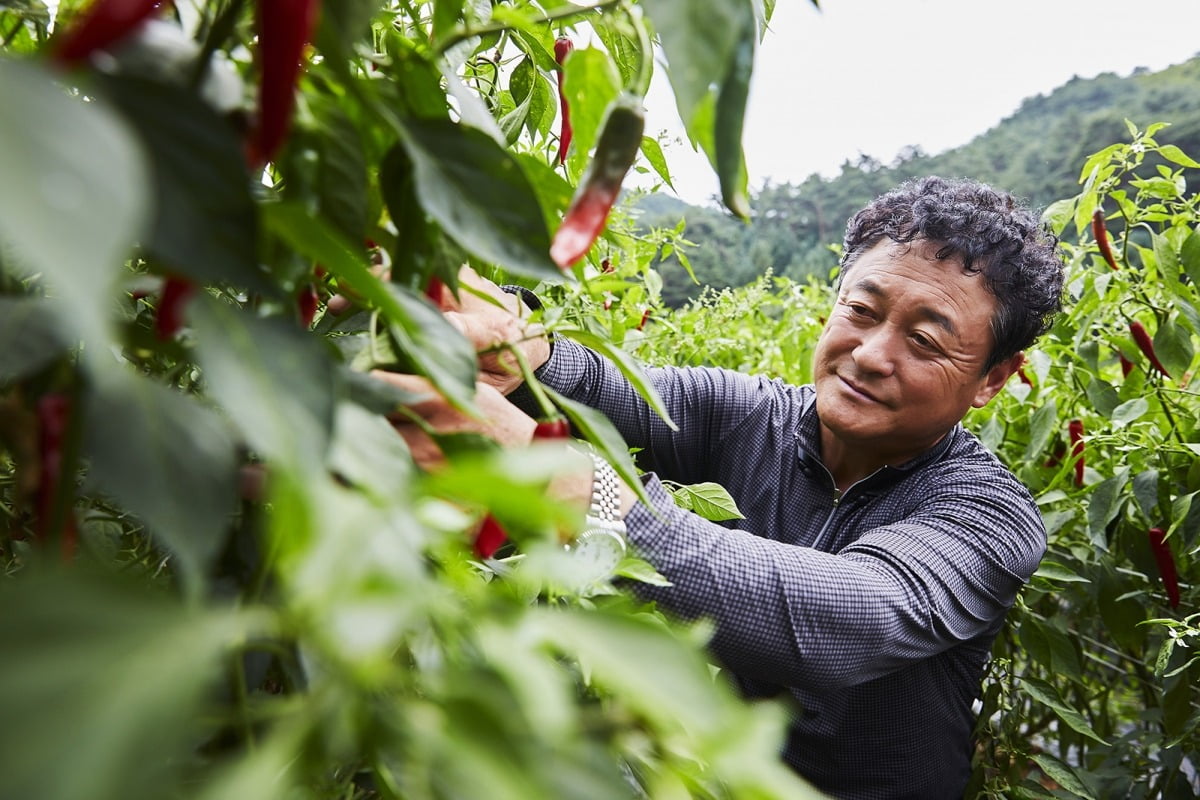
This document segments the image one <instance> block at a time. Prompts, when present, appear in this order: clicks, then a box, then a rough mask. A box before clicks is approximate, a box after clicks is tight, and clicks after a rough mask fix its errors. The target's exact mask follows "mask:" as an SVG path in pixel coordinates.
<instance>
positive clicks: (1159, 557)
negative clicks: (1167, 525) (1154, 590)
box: [1147, 528, 1179, 608]
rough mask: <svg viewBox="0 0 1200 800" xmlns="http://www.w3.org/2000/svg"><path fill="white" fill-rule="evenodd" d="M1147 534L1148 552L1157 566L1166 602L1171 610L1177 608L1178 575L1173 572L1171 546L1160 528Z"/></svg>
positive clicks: (1152, 529)
mask: <svg viewBox="0 0 1200 800" xmlns="http://www.w3.org/2000/svg"><path fill="white" fill-rule="evenodd" d="M1147 534H1148V536H1149V538H1150V551H1151V552H1152V553H1154V563H1155V564H1157V565H1158V574H1159V575H1160V576H1162V582H1163V588H1165V589H1166V590H1167V602H1169V603H1170V604H1171V608H1179V574H1178V573H1177V572H1176V571H1175V556H1174V555H1172V554H1171V546H1170V545H1169V544H1167V541H1166V539H1167V536H1166V534H1165V533H1163V530H1162V528H1151V529H1150V530H1149V531H1147Z"/></svg>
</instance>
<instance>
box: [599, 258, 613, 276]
mask: <svg viewBox="0 0 1200 800" xmlns="http://www.w3.org/2000/svg"><path fill="white" fill-rule="evenodd" d="M613 269H614V267H613V265H612V261H610V260H608V259H607V258H606V259H604V260H603V261H601V262H600V271H601V272H604V273H609V272H612V271H613Z"/></svg>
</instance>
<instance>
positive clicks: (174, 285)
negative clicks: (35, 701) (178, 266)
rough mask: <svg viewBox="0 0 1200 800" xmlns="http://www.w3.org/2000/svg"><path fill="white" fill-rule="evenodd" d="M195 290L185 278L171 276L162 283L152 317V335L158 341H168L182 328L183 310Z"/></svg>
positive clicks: (193, 285)
mask: <svg viewBox="0 0 1200 800" xmlns="http://www.w3.org/2000/svg"><path fill="white" fill-rule="evenodd" d="M195 290H196V285H195V284H194V283H192V282H191V281H190V280H188V279H187V278H180V277H177V276H171V277H168V278H167V279H166V281H165V282H164V283H163V289H162V296H161V297H160V298H159V301H158V313H157V314H156V315H155V317H154V333H155V334H156V335H157V336H158V338H159V339H162V340H166V339H170V338H171V337H172V336H174V335H175V334H176V333H178V332H179V329H180V328H182V327H183V308H184V306H186V305H187V301H188V300H189V299H191V297H192V293H193V292H194V291H195Z"/></svg>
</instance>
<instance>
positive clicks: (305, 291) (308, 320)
mask: <svg viewBox="0 0 1200 800" xmlns="http://www.w3.org/2000/svg"><path fill="white" fill-rule="evenodd" d="M320 303H321V295H320V294H318V293H317V285H316V284H315V283H312V282H311V281H310V282H309V283H306V284H305V285H303V286H301V287H300V291H299V292H297V293H296V312H297V313H298V314H299V315H300V324H301V325H302V326H303V327H305V328H308V327H311V326H312V323H313V318H314V317H316V316H317V306H319V305H320Z"/></svg>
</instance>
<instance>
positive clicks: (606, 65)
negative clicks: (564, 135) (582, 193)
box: [563, 47, 621, 176]
mask: <svg viewBox="0 0 1200 800" xmlns="http://www.w3.org/2000/svg"><path fill="white" fill-rule="evenodd" d="M563 74H564V78H563V94H565V95H566V96H567V106H568V107H569V108H570V114H571V127H572V130H573V134H572V141H571V150H570V152H569V153H568V154H567V163H568V165H569V166H570V170H571V174H572V175H573V176H575V175H580V174H582V173H583V171H584V169H585V168H586V167H587V164H588V161H589V159H590V157H591V152H592V148H593V147H595V146H596V142H597V141H598V140H599V138H600V130H601V126H602V125H603V124H604V119H605V115H606V113H607V111H608V107H609V106H610V105H611V104H612V102H613V101H614V100H616V98H617V96H618V95H620V93H621V77H620V76H619V75H618V74H617V72H616V69H615V68H614V67H613V65H612V59H610V58H609V57H608V56H607V55H606V54H605V53H603V52H601V51H600V50H598V49H596V48H594V47H584V48H580V49H578V50H575V51H573V52H572V53H571V55H570V57H569V58H568V59H567V60H566V63H565V64H564V65H563Z"/></svg>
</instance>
